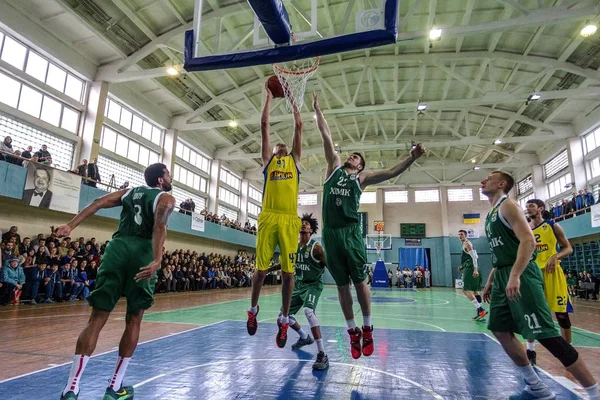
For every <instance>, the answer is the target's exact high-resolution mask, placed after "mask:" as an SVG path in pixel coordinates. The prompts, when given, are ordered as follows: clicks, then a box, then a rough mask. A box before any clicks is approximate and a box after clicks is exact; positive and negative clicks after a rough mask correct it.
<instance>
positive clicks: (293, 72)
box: [273, 57, 321, 112]
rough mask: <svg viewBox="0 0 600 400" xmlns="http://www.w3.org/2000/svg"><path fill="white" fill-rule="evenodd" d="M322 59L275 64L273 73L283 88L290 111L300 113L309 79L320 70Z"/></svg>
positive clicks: (315, 58)
mask: <svg viewBox="0 0 600 400" xmlns="http://www.w3.org/2000/svg"><path fill="white" fill-rule="evenodd" d="M320 62H321V57H314V58H308V59H305V60H294V61H289V62H285V63H280V64H273V71H274V72H275V75H277V78H279V82H280V83H281V86H282V87H283V93H284V95H285V102H286V106H287V109H288V111H290V112H294V111H299V110H300V109H301V108H302V106H303V105H304V92H305V91H306V82H307V81H308V78H310V77H311V76H312V74H314V73H315V71H316V70H317V68H319V63H320Z"/></svg>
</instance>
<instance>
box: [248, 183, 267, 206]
mask: <svg viewBox="0 0 600 400" xmlns="http://www.w3.org/2000/svg"><path fill="white" fill-rule="evenodd" d="M248 197H249V198H251V199H252V200H254V201H257V202H259V203H262V198H263V194H262V192H261V191H260V190H258V189H255V188H254V187H252V186H250V187H248Z"/></svg>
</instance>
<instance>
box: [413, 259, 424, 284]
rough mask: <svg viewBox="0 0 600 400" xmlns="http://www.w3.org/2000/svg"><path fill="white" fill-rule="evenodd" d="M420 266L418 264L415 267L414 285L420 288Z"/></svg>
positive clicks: (421, 274)
mask: <svg viewBox="0 0 600 400" xmlns="http://www.w3.org/2000/svg"><path fill="white" fill-rule="evenodd" d="M421 269H422V267H421V266H420V265H417V266H416V267H415V285H416V286H417V287H418V288H422V287H423V286H424V285H423V271H421Z"/></svg>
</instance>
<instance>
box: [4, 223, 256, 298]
mask: <svg viewBox="0 0 600 400" xmlns="http://www.w3.org/2000/svg"><path fill="white" fill-rule="evenodd" d="M50 232H51V233H50V234H48V235H45V234H43V233H40V234H38V235H37V236H36V237H35V238H34V239H33V240H32V239H31V238H29V237H25V238H23V239H21V236H20V234H19V229H18V227H17V226H12V227H11V228H10V229H9V230H8V231H6V232H5V233H3V234H2V242H1V244H0V305H2V306H4V305H7V304H9V303H12V304H19V302H21V301H26V300H28V301H29V304H34V305H35V304H37V303H38V302H43V303H54V302H63V301H76V300H83V299H85V298H87V296H88V295H89V294H90V292H91V291H92V290H93V289H94V287H95V281H96V277H97V274H98V267H99V266H100V261H101V260H102V255H103V253H104V250H105V249H106V246H107V245H108V241H106V242H104V243H100V242H99V241H97V240H96V238H91V239H89V240H86V239H85V238H83V237H80V238H78V239H71V238H68V237H67V238H63V239H59V238H57V237H56V235H55V234H54V233H52V232H53V227H51V230H50ZM254 262H255V256H254V255H248V254H247V253H246V251H242V250H240V251H239V252H238V254H237V255H236V256H235V257H231V256H225V255H222V254H215V253H210V254H208V255H207V254H206V253H202V254H198V253H197V252H195V251H192V250H186V251H184V250H182V249H179V250H175V251H172V252H170V251H167V250H166V249H165V250H163V261H162V268H161V270H160V271H159V273H158V279H157V282H156V292H158V293H163V292H171V291H188V290H209V289H217V288H218V289H227V288H233V287H243V286H250V284H251V279H252V275H253V274H254Z"/></svg>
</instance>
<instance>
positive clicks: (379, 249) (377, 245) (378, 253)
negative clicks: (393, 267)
mask: <svg viewBox="0 0 600 400" xmlns="http://www.w3.org/2000/svg"><path fill="white" fill-rule="evenodd" d="M381 247H382V242H377V243H375V250H377V256H380V255H381Z"/></svg>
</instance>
